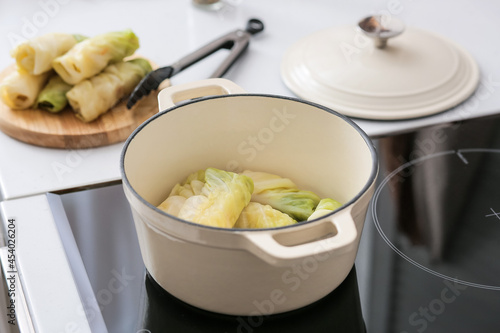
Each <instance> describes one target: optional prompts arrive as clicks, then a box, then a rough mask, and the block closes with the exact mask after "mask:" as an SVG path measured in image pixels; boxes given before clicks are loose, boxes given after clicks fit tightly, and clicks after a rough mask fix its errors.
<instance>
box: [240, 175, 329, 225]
mask: <svg viewBox="0 0 500 333" xmlns="http://www.w3.org/2000/svg"><path fill="white" fill-rule="evenodd" d="M242 174H243V175H246V176H248V177H250V178H252V180H253V182H254V188H255V189H256V190H254V192H253V194H252V201H255V202H258V203H261V204H263V205H270V206H271V207H273V208H274V209H277V210H279V211H281V212H283V213H286V214H288V215H290V217H292V218H293V219H295V220H297V221H305V220H307V218H308V217H309V216H311V214H312V213H313V212H314V209H315V208H316V206H317V205H318V203H319V201H320V197H318V196H317V195H316V194H314V193H313V192H311V191H303V190H299V189H298V188H297V186H296V185H295V184H294V183H293V182H292V181H291V180H290V179H288V178H282V177H280V176H277V175H273V174H270V173H266V172H255V171H249V170H246V171H244V172H242Z"/></svg>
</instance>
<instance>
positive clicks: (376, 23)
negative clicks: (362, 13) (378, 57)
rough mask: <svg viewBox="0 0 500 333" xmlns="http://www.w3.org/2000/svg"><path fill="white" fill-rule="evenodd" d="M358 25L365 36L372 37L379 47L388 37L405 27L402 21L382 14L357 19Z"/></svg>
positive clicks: (384, 43)
mask: <svg viewBox="0 0 500 333" xmlns="http://www.w3.org/2000/svg"><path fill="white" fill-rule="evenodd" d="M358 26H359V28H360V29H361V31H363V33H364V34H365V35H366V36H368V37H370V38H373V40H374V42H375V46H376V47H377V48H379V49H383V48H385V47H386V46H387V40H388V39H389V38H392V37H396V36H398V35H400V34H401V33H402V32H403V31H404V29H405V25H404V23H403V21H401V20H399V19H397V18H395V17H392V16H383V15H373V16H368V17H365V18H364V19H362V20H361V21H359V23H358Z"/></svg>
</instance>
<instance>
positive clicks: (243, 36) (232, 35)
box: [171, 19, 264, 78]
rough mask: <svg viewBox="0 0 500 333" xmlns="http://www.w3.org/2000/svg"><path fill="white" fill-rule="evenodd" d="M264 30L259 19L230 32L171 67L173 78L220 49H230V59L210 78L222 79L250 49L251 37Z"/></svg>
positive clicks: (251, 20)
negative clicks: (248, 48)
mask: <svg viewBox="0 0 500 333" xmlns="http://www.w3.org/2000/svg"><path fill="white" fill-rule="evenodd" d="M262 30H264V23H262V21H260V20H258V19H250V20H249V21H248V22H247V27H246V29H245V30H241V29H238V30H235V31H232V32H229V33H227V34H225V35H224V36H222V37H220V38H217V39H216V40H214V41H212V42H210V43H208V44H206V45H205V46H202V47H201V48H199V49H198V50H196V51H194V52H192V53H190V54H188V55H187V56H185V57H183V58H181V59H179V60H178V61H177V62H175V63H174V64H172V66H171V67H172V68H173V72H172V75H171V76H173V75H175V74H177V73H179V72H180V71H182V70H183V69H185V68H187V67H189V66H191V65H193V64H195V63H197V62H198V61H200V60H202V59H204V58H206V57H208V56H209V55H211V54H213V53H215V52H216V51H218V50H220V49H229V50H231V52H230V53H229V55H228V57H227V58H226V59H225V60H224V61H223V62H222V64H220V65H219V67H218V68H217V69H216V70H215V72H214V73H213V74H212V75H211V76H210V77H211V78H216V77H221V76H222V75H224V74H225V73H226V72H227V70H228V69H229V67H231V65H232V64H233V63H234V62H235V61H236V60H237V59H238V58H239V56H240V55H241V54H242V53H243V51H245V49H246V48H247V47H248V44H249V43H250V36H251V35H254V34H256V33H258V32H261V31H262Z"/></svg>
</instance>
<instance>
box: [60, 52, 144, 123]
mask: <svg viewBox="0 0 500 333" xmlns="http://www.w3.org/2000/svg"><path fill="white" fill-rule="evenodd" d="M151 69H152V68H151V65H150V63H149V62H148V61H147V60H145V59H141V58H138V59H133V60H129V61H126V62H119V63H116V64H113V65H109V66H108V67H106V68H105V69H104V71H103V72H102V73H100V74H98V75H96V76H93V77H91V78H90V79H87V80H84V81H82V82H80V83H78V84H77V85H75V86H74V87H73V88H71V90H69V91H68V92H67V94H66V97H67V98H68V101H69V104H70V105H71V107H72V108H73V110H74V111H75V113H76V116H77V117H78V118H79V119H81V120H82V121H84V122H89V121H92V120H94V119H96V118H97V117H99V116H100V115H101V114H103V113H105V112H106V111H108V110H109V109H110V108H111V107H113V106H114V105H115V104H116V103H117V102H118V101H119V100H120V99H121V98H123V97H125V96H127V95H129V94H130V93H131V92H132V90H134V88H135V86H136V85H137V84H138V83H139V82H140V81H141V79H142V78H143V77H144V76H145V75H146V74H147V73H149V72H150V71H151Z"/></svg>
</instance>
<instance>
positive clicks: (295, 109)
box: [120, 79, 378, 315]
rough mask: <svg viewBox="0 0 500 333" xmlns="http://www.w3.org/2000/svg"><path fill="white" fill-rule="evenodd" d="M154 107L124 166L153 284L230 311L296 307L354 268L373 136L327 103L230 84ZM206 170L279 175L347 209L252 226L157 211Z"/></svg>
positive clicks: (207, 86)
mask: <svg viewBox="0 0 500 333" xmlns="http://www.w3.org/2000/svg"><path fill="white" fill-rule="evenodd" d="M209 95H210V96H209ZM213 95H216V96H213ZM200 97H201V98H200ZM158 100H159V108H160V110H163V111H162V112H160V113H158V114H156V115H155V116H153V117H152V118H150V119H149V120H147V121H146V122H145V123H143V124H142V125H141V126H139V127H138V128H137V129H136V130H135V131H134V132H133V133H132V134H131V136H130V137H129V138H128V140H127V141H126V143H125V145H124V148H123V152H122V155H121V162H120V164H121V172H122V177H123V187H124V191H125V194H126V197H127V199H128V201H129V203H130V206H131V209H132V214H133V218H134V223H135V226H136V230H137V235H138V239H139V244H140V248H141V254H142V257H143V260H144V264H145V266H146V268H147V270H148V272H149V274H150V275H151V277H152V278H153V279H154V280H155V281H156V282H157V283H158V284H159V285H160V286H161V287H162V288H164V289H165V290H166V291H168V292H169V293H170V294H172V295H173V296H175V297H177V298H179V299H181V300H183V301H185V302H187V303H189V304H191V305H194V306H196V307H199V308H202V309H205V310H209V311H214V312H218V313H223V314H230V315H270V314H276V313H281V312H285V311H290V310H294V309H297V308H300V307H303V306H305V305H308V304H311V303H313V302H315V301H317V300H319V299H321V298H322V297H324V296H326V295H327V294H329V293H330V292H331V291H333V290H334V289H335V288H336V287H337V286H338V285H339V284H340V283H341V282H342V281H343V280H344V279H345V277H346V276H347V274H348V273H349V271H350V270H351V268H352V266H353V264H354V259H355V257H356V252H357V249H358V244H359V240H360V236H361V231H362V229H363V224H364V220H365V215H366V211H367V208H368V204H369V201H370V199H371V197H372V194H373V190H374V182H375V178H376V175H377V172H378V163H377V156H376V152H375V149H374V147H373V145H372V142H371V141H370V139H369V138H368V137H367V135H366V134H365V133H364V132H363V131H362V130H361V129H360V128H359V127H358V126H357V125H356V124H354V123H353V122H352V121H351V120H350V119H348V118H346V117H345V116H343V115H341V114H339V113H337V112H335V111H332V110H330V109H328V108H326V107H323V106H320V105H317V104H314V103H311V102H306V101H302V100H299V99H294V98H289V97H282V96H273V95H263V94H248V93H245V92H244V91H243V90H242V89H241V88H240V87H238V86H237V85H236V84H234V83H233V82H231V81H228V80H225V79H208V80H203V81H198V82H194V83H188V84H184V85H179V86H173V87H170V88H167V89H165V90H162V91H161V92H160V93H159V96H158ZM187 100H189V101H187ZM207 167H215V168H219V169H224V170H227V171H234V172H239V171H243V170H254V171H265V172H269V173H273V174H277V175H280V176H282V177H287V178H290V179H292V180H293V181H294V182H295V183H296V184H297V185H298V186H299V188H301V189H304V190H312V191H314V192H316V193H317V194H318V195H319V196H320V197H331V198H334V199H336V200H338V201H340V202H342V203H343V206H342V207H341V208H340V209H338V210H337V211H335V212H333V213H330V214H328V215H325V216H323V217H321V218H319V219H316V220H312V221H309V222H300V223H298V224H295V225H293V226H288V227H281V228H272V229H252V230H251V229H224V228H216V227H209V226H205V225H200V224H196V223H192V222H188V221H185V220H181V219H179V218H177V217H175V216H172V215H169V214H167V213H165V212H163V211H161V210H159V209H157V208H156V206H157V205H158V204H160V203H161V202H162V201H163V200H164V199H165V198H166V197H167V196H168V194H169V193H170V190H171V189H172V187H173V186H174V185H175V184H176V183H178V182H180V181H182V180H183V179H184V178H185V177H186V176H187V175H188V174H190V173H191V172H194V171H197V170H199V169H205V168H207Z"/></svg>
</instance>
